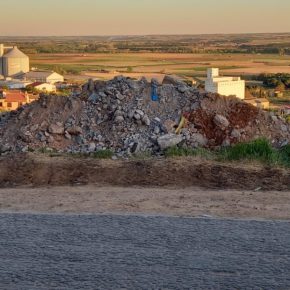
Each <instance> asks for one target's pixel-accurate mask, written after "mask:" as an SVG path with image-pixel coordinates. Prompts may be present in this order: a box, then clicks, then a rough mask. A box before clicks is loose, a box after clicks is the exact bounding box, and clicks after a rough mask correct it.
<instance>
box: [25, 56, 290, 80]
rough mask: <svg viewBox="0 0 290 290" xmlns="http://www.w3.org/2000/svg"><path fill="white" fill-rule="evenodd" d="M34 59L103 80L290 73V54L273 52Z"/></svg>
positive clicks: (42, 64)
mask: <svg viewBox="0 0 290 290" xmlns="http://www.w3.org/2000/svg"><path fill="white" fill-rule="evenodd" d="M30 58H31V65H32V66H34V67H37V68H41V69H54V70H64V71H66V73H68V74H73V75H75V76H78V75H79V76H92V77H96V78H101V79H109V78H111V77H112V76H114V75H116V74H119V73H123V74H128V75H132V76H134V77H139V76H141V75H145V76H148V77H150V76H151V75H154V76H160V75H164V74H176V75H178V76H181V77H187V78H192V77H196V76H204V75H205V71H206V68H207V67H219V68H220V69H221V73H223V74H224V75H227V74H233V75H254V74H260V73H279V72H281V73H290V56H289V55H285V56H279V55H272V54H271V55H265V54H263V55H260V54H178V53H106V54H75V53H74V54H37V55H35V54H33V55H30ZM104 70H105V72H104Z"/></svg>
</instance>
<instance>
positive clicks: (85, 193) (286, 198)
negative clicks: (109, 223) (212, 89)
mask: <svg viewBox="0 0 290 290" xmlns="http://www.w3.org/2000/svg"><path fill="white" fill-rule="evenodd" d="M0 212H42V213H114V214H149V215H174V216H193V217H194V216H202V215H210V216H214V217H231V218H249V219H257V218H258V219H260V218H261V219H290V191H284V192H279V191H267V192H263V191H241V190H206V189H201V188H184V189H180V188H179V189H172V188H140V187H133V188H132V187H131V188H125V187H98V186H93V185H91V186H78V187H68V186H66V187H47V188H14V189H11V188H10V189H0Z"/></svg>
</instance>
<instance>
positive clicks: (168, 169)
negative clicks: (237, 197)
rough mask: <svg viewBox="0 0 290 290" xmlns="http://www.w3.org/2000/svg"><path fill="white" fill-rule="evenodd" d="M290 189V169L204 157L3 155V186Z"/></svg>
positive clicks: (0, 183) (0, 168)
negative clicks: (100, 158) (106, 158)
mask: <svg viewBox="0 0 290 290" xmlns="http://www.w3.org/2000/svg"><path fill="white" fill-rule="evenodd" d="M89 184H94V185H98V186H121V187H131V186H140V187H164V186H167V187H174V188H185V187H192V186H197V187H203V188H209V189H242V190H254V189H256V188H260V189H261V190H264V191H265V190H266V191H267V190H279V191H281V190H284V191H287V190H290V170H289V169H282V168H275V167H265V166H262V165H258V164H242V163H220V162H215V161H207V160H202V159H198V158H176V159H175V158H174V159H164V158H160V159H156V158H155V159H148V160H127V161H124V160H115V161H114V160H98V159H92V158H73V157H60V156H57V157H49V156H48V155H43V154H40V155H35V154H28V155H20V156H16V157H15V156H14V157H1V158H0V187H11V186H27V185H28V186H37V187H40V186H65V185H89Z"/></svg>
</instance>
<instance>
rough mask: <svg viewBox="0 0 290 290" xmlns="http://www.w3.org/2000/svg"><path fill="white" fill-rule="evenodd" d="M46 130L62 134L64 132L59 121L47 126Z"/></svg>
mask: <svg viewBox="0 0 290 290" xmlns="http://www.w3.org/2000/svg"><path fill="white" fill-rule="evenodd" d="M48 132H49V133H51V134H58V135H62V134H64V126H63V125H62V124H60V123H56V124H51V125H50V126H49V128H48Z"/></svg>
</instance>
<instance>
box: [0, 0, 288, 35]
mask: <svg viewBox="0 0 290 290" xmlns="http://www.w3.org/2000/svg"><path fill="white" fill-rule="evenodd" d="M0 15H1V17H0V35H2V36H28V35H31V36H34V35H36V36H45V35H51V36H61V35H67V36H73V35H140V34H141V35H142V34H204V33H258V32H267V33H268V32H290V0H8V1H7V0H0Z"/></svg>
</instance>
